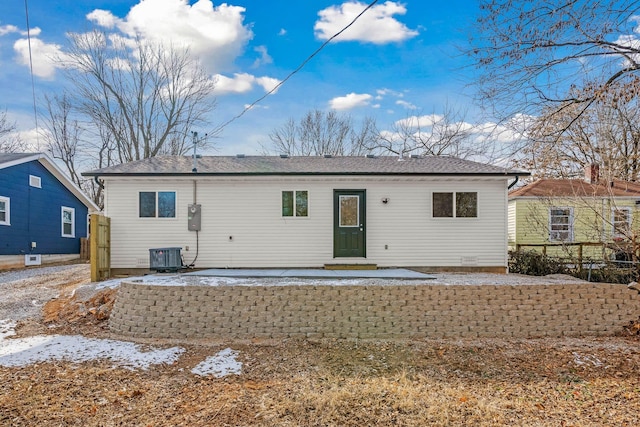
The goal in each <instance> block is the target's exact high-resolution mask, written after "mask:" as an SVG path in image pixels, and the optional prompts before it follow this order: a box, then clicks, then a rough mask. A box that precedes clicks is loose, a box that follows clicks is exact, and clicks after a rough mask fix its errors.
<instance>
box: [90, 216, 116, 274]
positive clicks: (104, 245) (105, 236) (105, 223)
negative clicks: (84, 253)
mask: <svg viewBox="0 0 640 427" xmlns="http://www.w3.org/2000/svg"><path fill="white" fill-rule="evenodd" d="M90 222H91V225H90V232H91V234H90V237H89V239H90V241H91V281H92V282H98V281H100V280H105V279H108V278H109V277H110V276H111V218H108V217H106V216H103V215H100V214H91V219H90Z"/></svg>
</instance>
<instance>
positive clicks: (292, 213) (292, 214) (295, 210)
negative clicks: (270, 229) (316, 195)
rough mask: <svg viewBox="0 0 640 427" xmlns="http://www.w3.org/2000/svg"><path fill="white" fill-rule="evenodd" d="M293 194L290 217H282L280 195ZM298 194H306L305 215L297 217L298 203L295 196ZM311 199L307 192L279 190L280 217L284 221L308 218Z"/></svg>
mask: <svg viewBox="0 0 640 427" xmlns="http://www.w3.org/2000/svg"><path fill="white" fill-rule="evenodd" d="M285 192H287V193H293V196H292V197H293V211H292V212H291V215H284V214H283V212H282V208H283V206H282V195H283V193H285ZM298 193H307V214H306V215H297V211H298V209H297V207H298V206H297V203H298V198H297V194H298ZM310 198H311V197H310V196H309V190H281V191H280V216H281V217H282V218H284V219H291V218H309V199H310Z"/></svg>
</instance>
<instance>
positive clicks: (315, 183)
mask: <svg viewBox="0 0 640 427" xmlns="http://www.w3.org/2000/svg"><path fill="white" fill-rule="evenodd" d="M105 185H106V191H107V197H106V199H105V214H106V215H107V216H109V217H111V225H112V230H111V242H112V251H111V259H112V267H114V268H136V267H137V268H144V267H148V265H149V249H150V248H162V247H181V248H183V251H182V253H183V256H184V259H185V262H186V263H187V264H189V263H191V261H192V260H193V259H194V258H195V255H196V246H197V243H196V233H195V232H190V231H188V230H187V206H188V205H189V204H190V203H192V202H193V194H194V184H193V180H192V179H185V178H181V177H179V178H172V179H160V178H124V177H123V178H113V177H106V178H105ZM334 189H349V190H357V189H362V190H366V205H367V206H366V208H367V224H366V227H367V231H366V244H367V257H366V259H363V258H356V259H351V258H333V191H334ZM283 190H306V191H308V192H309V216H308V217H303V218H295V217H294V218H292V217H286V218H283V217H282V213H281V192H282V191H283ZM139 191H176V199H177V217H176V218H175V219H173V218H172V219H167V218H160V219H155V218H138V192H139ZM434 191H437V192H449V191H451V192H455V191H475V192H477V193H478V218H432V214H431V194H432V192H434ZM196 192H197V202H198V203H199V204H201V205H202V229H201V231H200V232H199V236H198V237H199V251H198V258H197V261H196V267H198V268H207V267H229V268H240V267H256V268H259V267H320V266H322V265H323V264H326V263H348V262H366V263H375V264H378V265H379V266H381V267H391V266H416V267H417V266H425V267H428V266H489V267H496V266H497V267H503V266H506V242H507V236H506V219H507V218H506V178H485V179H478V178H476V177H472V178H469V179H459V180H452V179H445V178H441V179H435V178H427V177H422V178H419V177H413V178H411V177H409V178H407V177H397V178H394V177H362V178H354V177H344V178H340V177H313V176H310V177H244V178H243V177H226V178H215V177H201V178H200V177H199V178H198V179H197V188H196ZM383 198H388V199H389V202H388V203H387V204H383V203H382V201H381V200H382V199H383ZM187 246H188V247H189V250H188V251H187V250H186V247H187Z"/></svg>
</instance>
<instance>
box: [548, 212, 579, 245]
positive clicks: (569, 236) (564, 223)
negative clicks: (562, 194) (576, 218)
mask: <svg viewBox="0 0 640 427" xmlns="http://www.w3.org/2000/svg"><path fill="white" fill-rule="evenodd" d="M549 240H550V241H565V242H571V241H573V208H561V207H552V208H550V209H549Z"/></svg>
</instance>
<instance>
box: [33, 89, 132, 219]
mask: <svg viewBox="0 0 640 427" xmlns="http://www.w3.org/2000/svg"><path fill="white" fill-rule="evenodd" d="M45 106H46V108H45V110H44V114H43V115H42V124H43V127H44V130H45V131H44V132H42V135H43V139H44V140H45V142H46V144H47V147H48V148H47V150H48V152H49V153H50V154H51V156H52V157H53V158H55V159H59V160H60V161H61V162H62V163H63V164H64V166H65V169H66V172H67V174H68V175H69V177H70V178H71V180H72V181H73V182H74V183H75V184H76V185H78V186H79V187H80V188H81V189H82V190H83V191H84V192H85V193H86V194H87V195H89V197H91V198H92V199H93V201H94V202H95V203H96V205H98V206H99V207H101V208H102V206H103V188H102V186H101V185H100V184H99V183H97V182H95V181H93V180H90V179H86V178H84V177H82V175H81V174H80V172H79V171H80V170H84V169H99V168H103V167H107V166H112V165H114V164H118V163H120V161H119V158H120V156H119V155H118V144H117V143H116V141H115V139H114V137H113V134H112V133H111V132H110V131H109V130H108V129H107V128H105V126H104V125H103V124H102V123H97V124H93V123H90V122H82V121H81V120H80V118H81V117H82V116H80V115H79V114H78V111H77V109H76V108H75V106H74V104H73V101H72V97H70V96H69V95H68V94H66V93H64V94H62V95H59V96H58V95H54V96H48V95H45Z"/></svg>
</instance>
